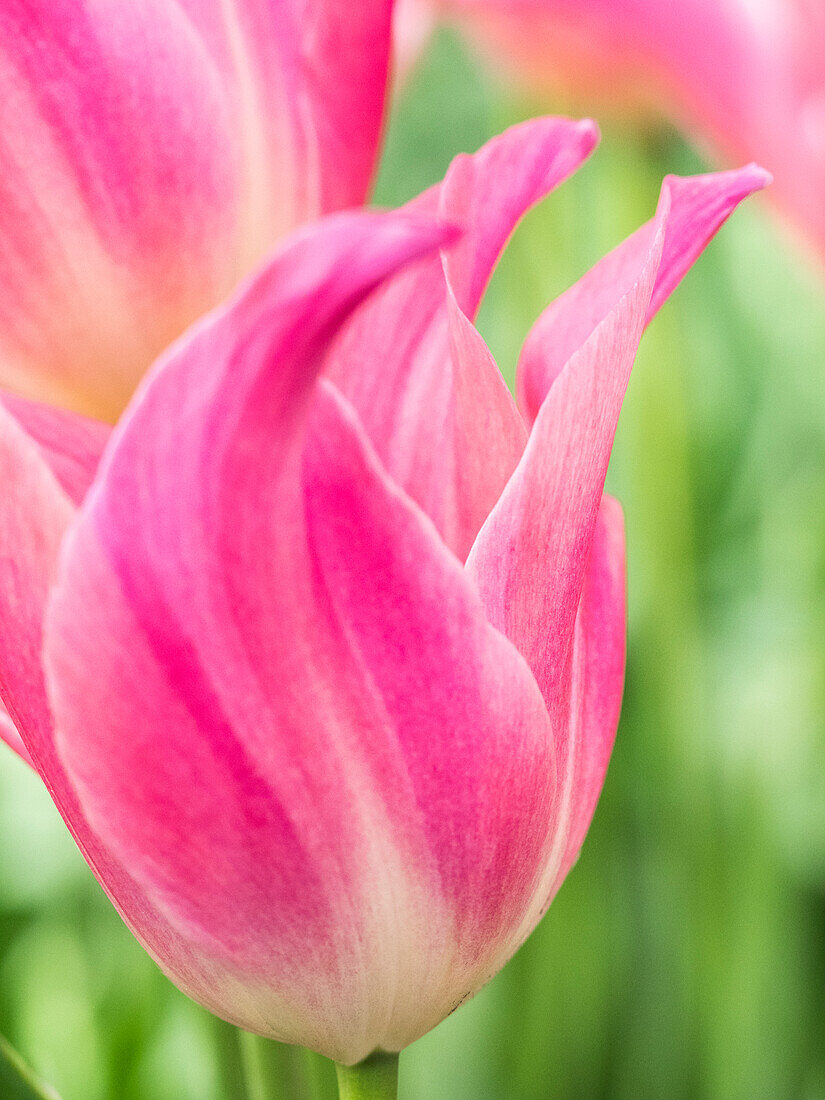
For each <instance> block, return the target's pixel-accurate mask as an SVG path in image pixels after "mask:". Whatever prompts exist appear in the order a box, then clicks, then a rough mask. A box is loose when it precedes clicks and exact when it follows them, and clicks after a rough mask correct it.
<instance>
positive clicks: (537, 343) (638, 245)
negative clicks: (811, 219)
mask: <svg viewBox="0 0 825 1100" xmlns="http://www.w3.org/2000/svg"><path fill="white" fill-rule="evenodd" d="M770 178H771V177H770V176H769V175H768V174H767V173H766V172H765V171H764V170H763V169H761V168H759V167H757V166H756V165H748V166H747V167H746V168H742V169H739V170H736V171H731V172H717V173H712V174H710V175H704V176H688V177H685V178H680V177H678V176H668V178H667V179H666V181H665V185H664V186H665V188H666V189H667V191H668V193H669V194H670V196H671V200H672V202H671V212H670V215H669V217H668V219H667V222H666V226H665V238H664V248H663V252H662V259H661V262H660V264H659V269H658V271H657V273H656V282H655V284H654V287H653V293H652V296H651V300H650V303H649V304H648V307H647V315H646V321H647V322H649V321H650V320H651V319H652V318H653V316H654V314H655V313H656V312H657V310H658V309H659V308H660V307H661V306H662V305H663V304H664V302H665V301H666V300H667V298H668V297H669V295H670V294H671V293H672V291H673V290H674V289H675V288H676V287H677V286H678V284H679V282H680V281H681V280H682V278H683V276H684V275H685V273H686V272H687V271H688V269H689V268H690V267H691V265H692V264H693V262H694V261H695V260H696V258H697V256H698V255H699V254H700V253H701V251H702V250H703V249H704V247H705V245H706V244H707V243H708V241H709V240H710V239H711V238H712V237H713V236H714V234H715V233H716V232H717V231H718V230H719V228H720V227H721V226H722V225H723V224H724V222H725V221H726V219H727V218H728V217H729V216H730V214H731V213H732V212H733V210H735V208H736V207H737V206H738V205H739V203H740V202H741V201H742V200H743V199H744V198H747V196H748V195H750V194H752V193H753V192H754V191H757V190H759V189H760V188H762V187H765V186H766V184H768V183H769V182H770ZM654 231H655V222H648V223H647V225H643V226H642V227H641V229H638V230H637V231H636V232H635V233H634V234H633V235H632V236H631V237H628V239H627V240H626V241H624V242H623V243H622V244H620V245H619V246H618V248H615V249H614V250H613V251H612V252H611V253H609V254H608V255H607V256H605V257H604V259H603V260H601V261H600V262H599V263H598V264H596V266H595V267H594V268H592V269H591V271H589V272H588V273H587V275H585V276H584V278H583V279H581V280H579V282H578V283H576V284H575V285H574V286H572V287H571V288H570V289H569V290H568V291H567V292H566V293H565V294H563V295H562V296H561V297H560V298H558V299H557V300H556V301H555V302H553V303H552V304H551V305H550V306H548V308H547V309H546V310H545V311H544V313H543V314H542V315H541V317H540V318H539V320H538V321H537V322H536V324H535V325H534V327H533V329H532V330H531V332H530V335H529V336H528V337H527V340H526V341H525V344H524V348H523V350H522V354H521V357H520V360H519V365H518V373H517V376H516V391H517V393H518V400H519V407H520V408H521V411H522V413H523V415H524V417H525V419H526V420H527V421H528V423H532V422H533V420H534V419H535V418H536V415H537V413H538V410H539V408H540V407H541V404H542V402H543V400H544V398H545V397H546V395H547V393H548V391H549V389H550V387H551V386H552V384H553V381H554V380H555V378H556V377H557V375H558V374H559V372H560V371H561V370H562V368H563V367H564V365H565V363H566V362H567V360H568V359H569V358H570V356H571V355H572V354H573V352H574V351H575V350H576V349H577V348H578V347H579V346H580V345H581V344H582V343H583V342H584V341H585V339H586V338H587V336H588V335H589V333H590V332H591V331H592V330H593V328H594V327H595V326H596V325H597V324H598V322H599V321H600V320H601V318H602V317H604V316H605V315H606V314H607V313H608V312H609V310H610V309H611V308H612V306H613V304H614V303H615V302H616V300H617V299H618V297H619V296H620V294H622V293H623V291H624V289H625V288H626V287H627V285H628V280H629V279H632V278H633V277H634V276H635V273H636V272H637V271H638V267H639V258H640V256H642V255H644V253H645V252H646V250H647V249H648V248H649V245H650V240H651V238H652V235H653V233H654Z"/></svg>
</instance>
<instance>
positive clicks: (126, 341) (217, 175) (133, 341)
mask: <svg viewBox="0 0 825 1100" xmlns="http://www.w3.org/2000/svg"><path fill="white" fill-rule="evenodd" d="M389 19H390V0H366V2H365V3H361V4H358V5H356V6H355V7H353V6H350V7H348V8H346V9H345V8H343V7H342V6H341V5H339V4H332V3H329V2H328V0H310V2H309V3H302V4H299V3H298V2H297V0H295V2H292V0H288V2H282V0H238V2H232V0H131V2H130V3H120V2H118V0H10V2H9V3H5V4H4V5H3V9H2V12H0V103H2V112H3V114H2V124H1V125H0V134H1V135H2V137H0V287H2V291H0V364H2V366H1V367H0V384H2V385H6V386H8V387H10V388H11V389H14V390H16V391H18V392H20V393H23V394H25V395H27V396H30V397H36V398H43V397H45V398H47V399H50V400H54V401H56V402H58V403H62V404H66V405H68V406H69V407H73V408H76V409H78V410H80V411H84V412H88V413H92V414H95V415H100V416H105V417H109V418H112V417H114V416H116V414H117V413H118V412H119V411H120V409H121V408H122V407H123V405H124V404H125V401H126V400H127V399H128V396H129V394H130V392H131V390H132V389H133V388H134V385H135V383H136V381H137V380H138V378H139V377H140V375H141V374H142V373H143V372H144V371H145V370H146V369H147V367H148V366H149V364H150V363H151V362H152V360H153V359H154V357H155V356H156V355H157V354H158V352H159V351H160V350H161V349H162V348H163V347H165V346H166V345H167V344H168V343H169V342H170V341H171V340H172V339H173V338H174V337H176V336H177V335H178V334H179V333H180V332H181V331H182V330H183V329H184V328H185V327H186V325H187V324H189V323H190V322H191V321H192V320H193V319H194V318H196V317H197V316H199V315H200V314H202V313H203V312H205V311H206V310H207V309H209V308H210V307H211V306H213V305H214V304H215V303H216V302H218V301H219V300H221V299H222V298H223V297H224V296H225V295H226V293H227V292H228V291H229V290H230V289H231V288H232V287H233V286H234V284H235V283H236V282H237V280H238V278H239V277H240V276H241V275H243V274H245V273H246V272H247V271H249V270H250V269H251V268H252V267H253V266H254V265H255V264H256V263H257V262H258V261H259V260H260V259H261V257H262V256H263V255H265V253H266V252H267V251H269V250H270V249H271V247H272V245H273V243H274V241H275V240H276V239H277V238H278V237H279V236H280V235H281V234H283V233H284V232H285V231H287V230H288V229H290V228H291V227H293V226H294V225H296V224H298V223H300V222H302V221H304V220H306V219H308V218H311V217H314V216H316V215H318V214H319V213H321V212H324V211H326V210H331V209H337V208H339V207H341V206H346V205H350V204H353V203H356V202H359V201H361V199H362V198H363V196H364V192H365V190H366V187H367V184H368V180H369V175H370V171H371V167H372V163H373V159H374V155H375V147H376V144H377V140H378V134H379V127H380V122H381V116H382V109H383V89H384V84H385V80H386V64H387V52H388V43H389V33H390V32H389Z"/></svg>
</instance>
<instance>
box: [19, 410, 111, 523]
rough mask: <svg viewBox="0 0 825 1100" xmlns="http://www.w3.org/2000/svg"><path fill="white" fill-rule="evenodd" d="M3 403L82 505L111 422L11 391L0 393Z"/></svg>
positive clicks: (56, 474)
mask: <svg viewBox="0 0 825 1100" xmlns="http://www.w3.org/2000/svg"><path fill="white" fill-rule="evenodd" d="M0 404H1V405H2V406H3V407H4V408H5V410H6V412H8V413H10V414H11V415H12V416H13V417H14V419H15V420H16V421H17V423H18V424H19V425H20V426H21V427H22V428H23V430H24V431H25V432H26V434H27V435H28V436H29V437H30V438H31V439H32V440H33V441H34V442H35V443H36V444H37V446H38V448H39V450H40V455H41V457H42V458H43V459H44V461H45V462H46V464H47V465H48V467H49V469H50V470H51V471H52V473H53V474H54V476H55V477H56V478H57V481H58V483H59V485H60V487H61V488H62V489H63V491H64V492H65V493H66V494H67V496H68V497H69V499H70V500H71V501H72V502H73V503H74V504H80V503H81V502H82V501H83V498H84V497H85V496H86V493H87V491H88V489H89V486H90V485H91V484H92V480H93V478H94V476H95V473H96V472H97V467H98V463H99V462H100V456H101V454H102V453H103V448H104V447H105V446H106V443H107V441H108V439H109V436H110V435H111V433H112V429H111V428H110V427H109V425H108V424H104V423H102V421H100V420H89V419H88V418H87V417H85V416H78V415H77V414H76V413H70V412H67V411H66V410H65V409H58V408H55V406H53V405H42V404H40V402H38V401H28V400H27V399H26V398H25V397H17V396H16V395H15V394H11V393H2V392H0Z"/></svg>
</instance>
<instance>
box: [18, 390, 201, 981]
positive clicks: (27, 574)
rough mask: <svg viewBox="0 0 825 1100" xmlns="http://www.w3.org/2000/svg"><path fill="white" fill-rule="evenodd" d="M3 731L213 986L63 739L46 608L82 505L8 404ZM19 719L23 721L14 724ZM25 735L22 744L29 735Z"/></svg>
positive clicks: (118, 886)
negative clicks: (113, 849)
mask: <svg viewBox="0 0 825 1100" xmlns="http://www.w3.org/2000/svg"><path fill="white" fill-rule="evenodd" d="M0 481H1V482H2V485H3V492H2V493H0V698H2V702H3V705H4V709H3V710H2V711H0V736H2V737H3V739H4V740H5V741H7V743H9V744H10V745H11V747H12V748H14V749H15V750H16V751H17V752H19V753H20V755H21V756H22V757H23V758H24V759H25V760H27V761H28V762H29V763H32V764H33V766H34V767H35V768H36V769H37V770H38V771H39V772H40V774H41V776H42V777H43V780H44V782H45V783H46V786H47V787H48V789H49V792H50V793H51V795H52V798H53V799H54V801H55V803H56V804H57V807H58V809H59V810H60V812H61V814H62V815H63V817H64V819H65V821H66V824H67V825H68V827H69V829H70V830H71V831H72V834H73V836H74V838H75V840H76V841H77V843H78V845H79V847H80V849H81V851H82V852H83V854H84V856H85V857H86V859H87V860H88V862H89V864H90V865H91V867H92V869H93V870H94V872H95V874H96V875H97V877H98V879H99V880H100V881H101V883H102V884H103V886H104V888H105V889H106V891H107V892H108V893H109V895H110V897H111V898H112V900H113V901H114V903H115V905H116V906H117V907H118V909H119V910H120V912H121V914H122V915H123V917H124V919H125V920H126V921H127V923H128V924H129V926H130V928H132V930H133V931H134V932H135V934H136V935H137V936H138V937H139V938H140V939H141V940H142V942H143V943H144V944H145V945H146V947H147V949H148V950H149V951H150V952H151V953H152V954H153V955H155V956H156V957H157V955H158V954H159V953H160V952H161V951H164V952H165V957H167V958H169V959H171V960H173V962H172V964H171V966H172V968H173V972H174V973H175V974H177V975H178V980H179V981H180V980H182V976H184V975H185V976H186V978H187V980H188V982H189V983H190V987H196V988H200V989H201V990H202V997H203V998H207V997H208V996H209V990H210V989H211V988H212V985H213V983H212V982H210V981H209V980H208V979H206V978H205V975H206V974H208V971H209V968H208V964H206V965H204V963H202V962H201V961H200V960H199V959H198V958H196V957H195V956H194V954H193V953H192V952H191V950H190V948H189V947H188V945H187V944H185V943H184V942H182V941H179V940H178V937H177V934H176V933H175V932H174V930H173V929H172V928H171V927H170V926H169V925H168V924H167V923H166V921H165V920H164V919H163V918H162V917H161V916H160V914H159V913H158V912H157V911H156V910H155V909H154V908H153V906H152V905H151V903H150V902H149V901H148V900H147V898H146V897H145V896H144V895H143V894H142V892H141V891H140V890H139V889H138V888H137V887H136V886H135V884H134V882H133V881H132V880H131V878H130V877H129V875H128V874H127V873H126V872H125V871H124V870H123V868H122V867H121V866H120V864H119V863H118V862H117V861H116V860H115V859H113V857H112V856H111V854H110V852H109V851H108V850H107V848H106V846H105V845H104V844H103V843H102V842H101V840H100V838H99V837H98V836H97V835H96V834H95V833H94V832H93V831H92V830H91V829H90V828H89V826H88V824H87V822H86V820H85V818H84V814H83V812H82V810H81V809H80V805H79V803H78V801H77V797H76V795H75V792H74V789H73V787H72V785H71V784H70V783H69V781H68V779H67V778H66V775H65V772H64V771H63V767H62V764H61V763H60V761H59V760H58V758H57V755H56V753H55V749H54V740H53V732H52V721H51V714H50V709H49V704H48V700H47V698H46V686H45V682H44V678H43V672H42V667H41V650H42V637H43V615H44V611H45V606H46V600H47V598H48V594H49V589H50V587H51V584H52V582H53V580H54V578H55V576H56V574H57V557H58V553H59V549H60V545H61V541H62V539H63V536H64V534H65V531H66V529H67V526H68V524H69V523H70V521H71V520H72V518H73V516H74V508H73V506H72V504H71V502H70V501H69V499H68V497H67V496H66V495H65V493H64V492H63V491H62V489H61V488H60V486H59V484H58V482H57V480H56V479H55V477H54V475H53V474H52V472H51V471H50V470H49V468H48V466H47V464H46V462H45V461H44V458H43V455H42V453H41V452H40V451H39V449H38V447H37V445H36V444H35V443H34V442H33V440H32V439H30V438H29V437H28V436H27V435H26V434H25V433H24V431H23V430H22V429H21V427H20V426H19V425H18V424H17V423H16V421H15V420H13V419H12V417H11V416H10V415H9V414H8V412H6V410H5V409H2V408H0ZM10 727H11V728H13V729H14V730H15V731H16V736H15V733H12V732H11V729H10ZM21 743H22V744H21Z"/></svg>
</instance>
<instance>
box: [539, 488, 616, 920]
mask: <svg viewBox="0 0 825 1100" xmlns="http://www.w3.org/2000/svg"><path fill="white" fill-rule="evenodd" d="M626 589H627V584H626V563H625V535H624V517H623V515H622V508H621V505H620V504H619V502H618V501H616V500H613V498H612V497H609V496H604V497H603V498H602V503H601V507H600V509H599V515H598V519H597V521H596V529H595V533H594V536H593V550H592V552H591V555H590V565H589V567H588V570H587V575H586V577H585V582H584V588H583V591H582V598H581V603H580V604H579V611H578V615H577V617H576V640H575V641H574V646H578V647H579V648H580V650H581V662H582V666H581V667H582V670H583V675H582V677H581V702H580V713H581V731H580V737H579V738H578V740H577V741H576V743H575V746H573V745H571V746H569V747H568V759H567V760H566V761H565V764H564V765H561V767H562V769H563V770H564V772H565V773H568V772H569V773H570V778H569V779H568V780H567V785H568V787H569V791H570V797H569V800H565V801H567V803H568V805H569V807H570V811H569V817H568V824H567V827H566V829H565V832H566V844H565V846H564V848H563V850H562V851H563V855H562V860H561V865H560V868H559V873H558V876H557V879H556V882H555V884H554V889H553V891H552V893H555V890H556V889H558V887H559V886H560V885H561V883H562V881H563V880H564V878H565V876H566V875H567V872H568V871H569V870H570V868H571V866H572V865H573V863H574V861H575V859H576V857H577V856H578V854H579V850H580V849H581V846H582V844H583V842H584V838H585V835H586V833H587V830H588V828H589V827H590V822H591V820H592V818H593V813H594V811H595V809H596V803H597V801H598V798H599V795H600V793H601V789H602V786H603V784H604V777H605V774H606V772H607V765H608V762H609V760H610V754H611V752H612V751H613V742H614V740H615V737H616V727H617V725H618V723H619V713H620V711H621V706H622V690H623V688H624V670H625V642H626V627H627V591H626ZM562 818H564V815H563V814H562ZM550 900H552V894H551V897H550V898H549V899H548V904H549V901H550Z"/></svg>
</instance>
